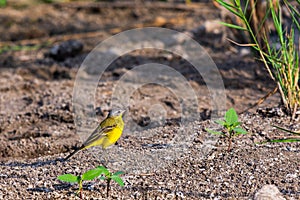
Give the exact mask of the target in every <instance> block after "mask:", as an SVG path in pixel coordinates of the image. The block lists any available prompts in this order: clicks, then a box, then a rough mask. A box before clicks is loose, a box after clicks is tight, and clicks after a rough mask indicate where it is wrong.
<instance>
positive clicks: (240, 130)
mask: <svg viewBox="0 0 300 200" xmlns="http://www.w3.org/2000/svg"><path fill="white" fill-rule="evenodd" d="M233 131H234V132H236V133H238V134H247V133H248V132H247V131H246V130H244V129H243V128H241V127H236V128H234V129H233Z"/></svg>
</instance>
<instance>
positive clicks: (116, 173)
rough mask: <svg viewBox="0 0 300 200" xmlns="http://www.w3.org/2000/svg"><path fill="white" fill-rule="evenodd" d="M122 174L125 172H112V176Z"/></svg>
mask: <svg viewBox="0 0 300 200" xmlns="http://www.w3.org/2000/svg"><path fill="white" fill-rule="evenodd" d="M122 174H125V172H122V171H117V172H115V173H114V174H113V176H120V175H122Z"/></svg>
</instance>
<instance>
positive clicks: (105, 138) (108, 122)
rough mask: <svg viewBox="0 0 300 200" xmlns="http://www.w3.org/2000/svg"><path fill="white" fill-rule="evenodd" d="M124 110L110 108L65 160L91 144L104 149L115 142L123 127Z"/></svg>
mask: <svg viewBox="0 0 300 200" xmlns="http://www.w3.org/2000/svg"><path fill="white" fill-rule="evenodd" d="M124 112H125V110H122V109H116V110H111V111H110V112H109V114H108V116H107V117H106V119H104V120H103V121H102V122H101V123H100V125H99V126H98V127H97V128H96V129H95V130H94V131H93V133H92V134H91V135H90V136H89V137H88V139H87V140H86V141H85V142H84V143H83V144H82V146H80V147H79V148H77V149H75V150H74V151H73V152H72V153H70V154H69V155H68V156H67V157H66V158H65V160H67V159H69V158H70V157H71V156H73V155H74V154H75V153H77V152H78V151H80V150H84V149H87V148H90V147H93V146H102V148H103V149H106V148H107V147H109V146H110V145H112V144H115V143H116V142H117V141H118V139H119V138H120V137H121V135H122V132H123V129H124V122H123V118H122V117H123V114H124Z"/></svg>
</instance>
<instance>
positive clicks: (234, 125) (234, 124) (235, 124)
mask: <svg viewBox="0 0 300 200" xmlns="http://www.w3.org/2000/svg"><path fill="white" fill-rule="evenodd" d="M239 125H241V122H235V123H233V124H232V126H233V127H237V126H239Z"/></svg>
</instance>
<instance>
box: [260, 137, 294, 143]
mask: <svg viewBox="0 0 300 200" xmlns="http://www.w3.org/2000/svg"><path fill="white" fill-rule="evenodd" d="M268 142H269V143H278V142H300V138H287V139H275V140H269V141H263V142H259V143H257V144H265V143H268Z"/></svg>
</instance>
